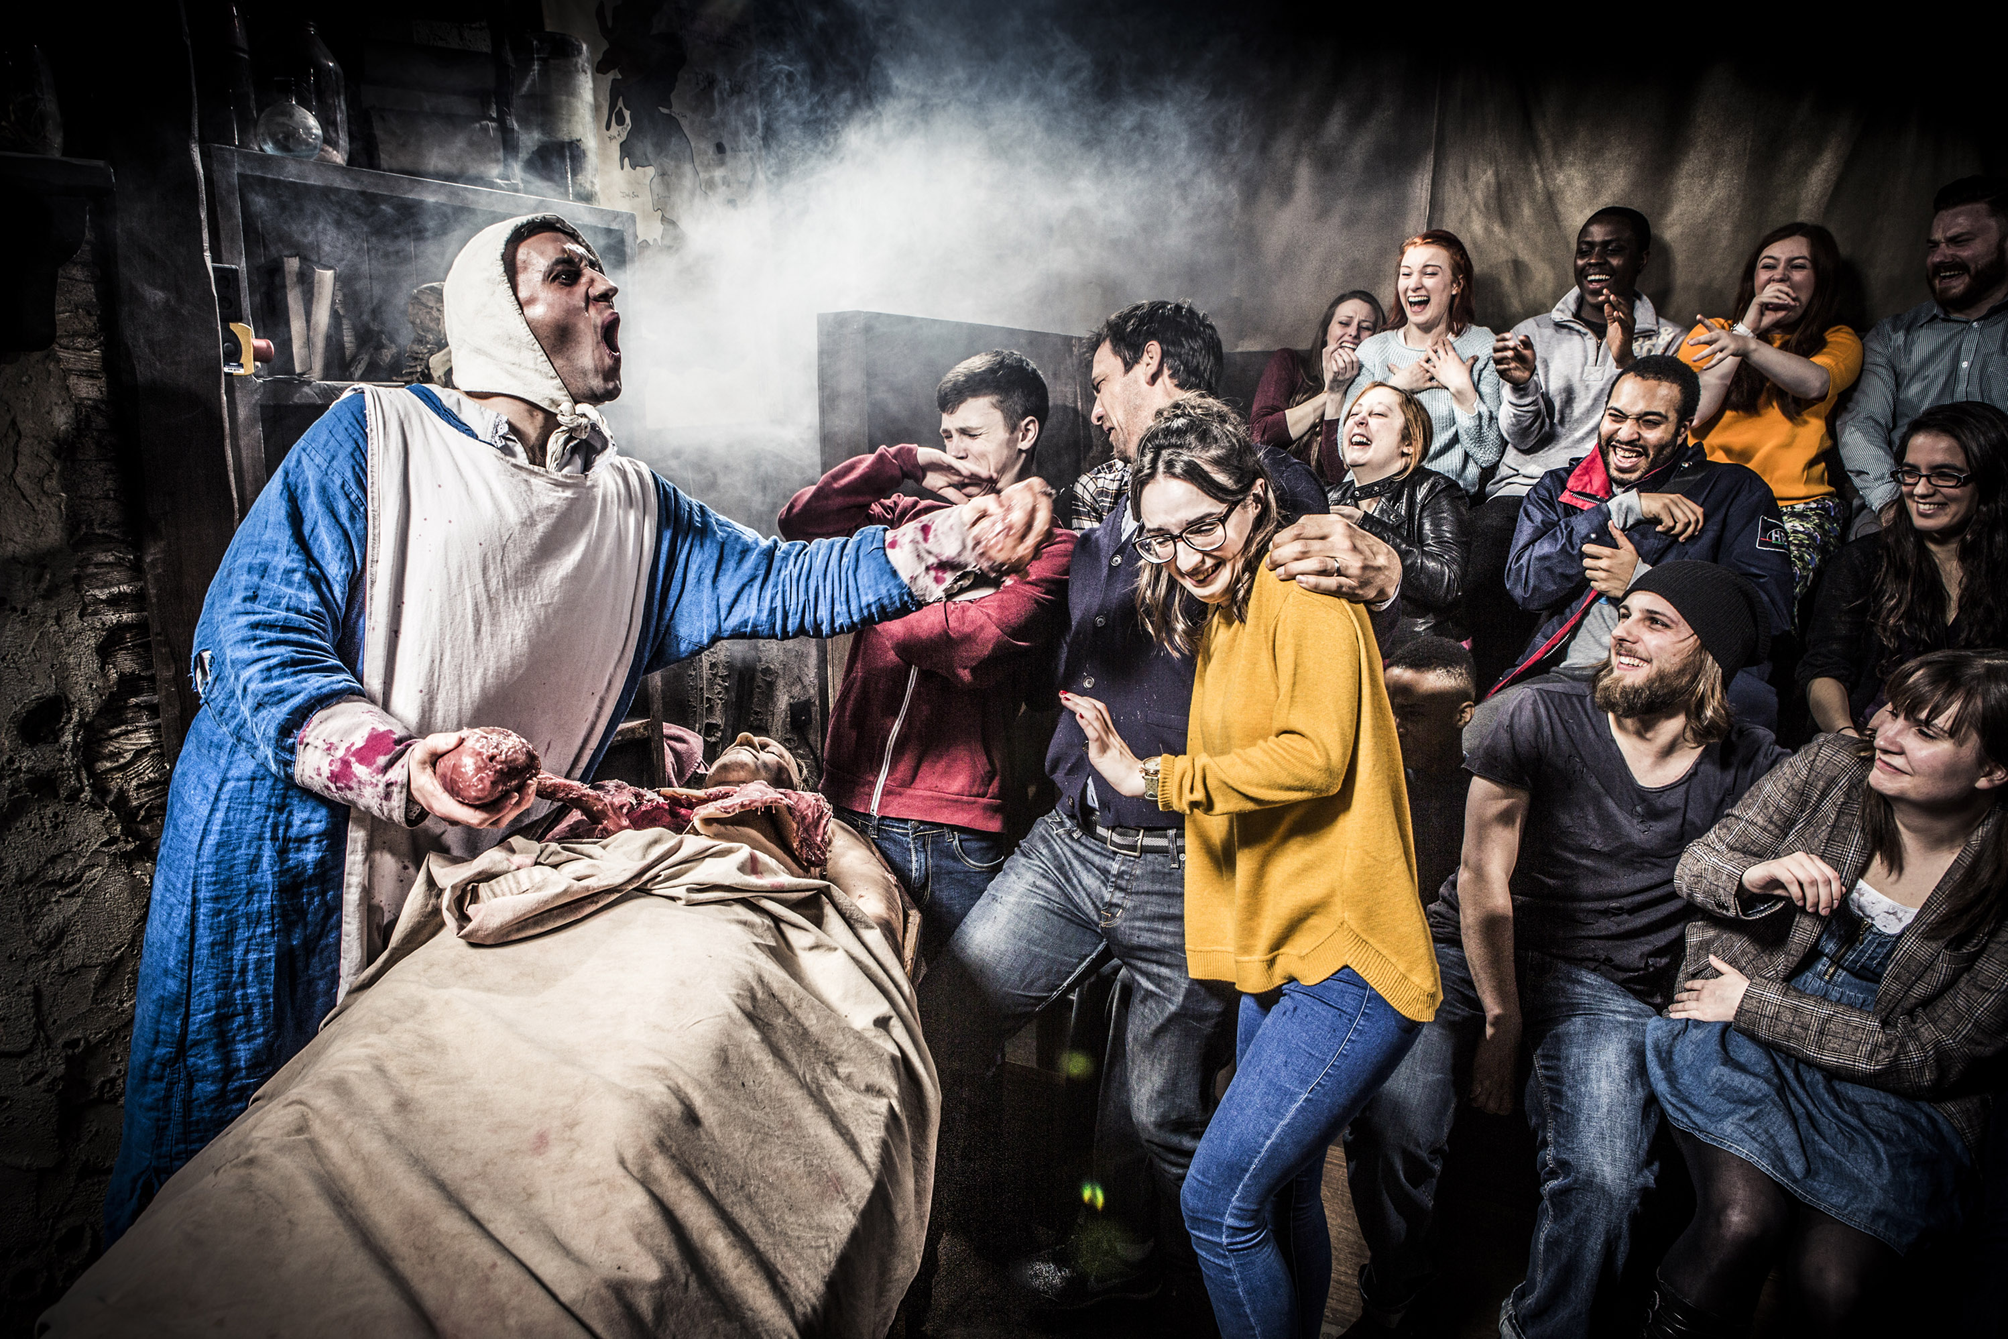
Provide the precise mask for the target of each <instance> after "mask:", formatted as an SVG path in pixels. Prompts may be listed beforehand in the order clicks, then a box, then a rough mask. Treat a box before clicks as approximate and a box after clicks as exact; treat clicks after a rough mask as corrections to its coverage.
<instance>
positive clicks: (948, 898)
mask: <svg viewBox="0 0 2008 1339" xmlns="http://www.w3.org/2000/svg"><path fill="white" fill-rule="evenodd" d="M837 817H838V818H840V819H842V820H843V821H844V822H846V823H848V824H850V825H851V826H852V827H854V828H856V829H857V830H858V831H859V832H860V833H862V834H864V836H865V838H866V839H867V840H868V841H870V842H871V843H872V845H874V846H876V847H878V851H879V854H880V855H882V856H884V857H885V859H886V863H887V864H888V865H891V866H892V872H893V874H894V876H895V877H897V878H898V879H899V881H900V882H901V883H903V884H905V885H906V891H907V895H908V896H909V897H911V898H912V899H913V900H914V904H915V905H916V906H918V907H919V908H920V952H921V956H922V957H923V958H925V959H926V960H927V961H928V962H930V963H931V962H933V961H934V959H935V958H936V957H938V956H940V953H941V950H942V949H943V948H945V947H947V945H948V941H949V938H950V937H951V936H952V935H954V933H955V927H957V926H958V925H961V924H962V918H963V917H964V916H967V915H968V914H969V909H970V908H971V907H973V906H975V905H976V899H977V898H979V897H981V896H983V890H984V889H985V888H988V887H989V886H990V881H991V880H992V879H994V878H996V877H997V871H998V870H1000V869H1002V868H1004V861H1005V859H1006V857H1008V856H1009V855H1010V854H1011V840H1010V838H1008V837H1006V836H1005V835H1004V834H1003V833H1001V832H978V831H977V830H976V829H974V828H959V827H955V826H954V825H952V824H948V823H923V822H921V821H920V820H919V819H915V818H887V817H884V816H883V815H881V816H880V817H878V818H873V817H872V816H871V815H870V814H861V813H858V812H857V811H856V810H853V809H839V810H837Z"/></svg>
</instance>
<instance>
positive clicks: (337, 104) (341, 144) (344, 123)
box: [295, 22, 349, 163]
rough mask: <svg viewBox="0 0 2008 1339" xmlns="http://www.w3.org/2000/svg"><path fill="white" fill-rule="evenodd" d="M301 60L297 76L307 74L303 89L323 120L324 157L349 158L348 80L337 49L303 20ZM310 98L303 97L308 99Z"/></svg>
mask: <svg viewBox="0 0 2008 1339" xmlns="http://www.w3.org/2000/svg"><path fill="white" fill-rule="evenodd" d="M299 59H300V62H301V66H302V68H301V69H300V70H296V71H295V78H296V79H297V78H300V77H301V76H302V75H304V76H305V82H304V83H303V84H301V85H300V90H301V92H303V93H306V94H307V95H308V99H310V100H311V105H310V106H309V110H311V111H312V112H313V113H314V116H315V118H316V119H317V120H319V121H320V123H321V157H322V158H323V159H324V160H326V161H328V162H334V163H346V162H348V161H349V101H348V97H349V95H348V84H347V81H346V80H344V79H343V78H342V67H341V66H340V65H337V64H336V63H335V56H334V53H333V52H331V51H329V50H328V47H327V44H326V43H325V42H323V41H321V35H320V34H319V33H317V32H315V31H314V25H313V24H312V23H311V22H302V23H301V24H300V57H299ZM308 99H303V101H307V100H308Z"/></svg>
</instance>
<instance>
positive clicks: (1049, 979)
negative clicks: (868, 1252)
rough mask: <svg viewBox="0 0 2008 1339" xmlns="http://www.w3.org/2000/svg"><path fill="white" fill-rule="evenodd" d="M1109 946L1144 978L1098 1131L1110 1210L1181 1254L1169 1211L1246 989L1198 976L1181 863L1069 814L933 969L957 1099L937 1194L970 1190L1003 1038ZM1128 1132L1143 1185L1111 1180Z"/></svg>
mask: <svg viewBox="0 0 2008 1339" xmlns="http://www.w3.org/2000/svg"><path fill="white" fill-rule="evenodd" d="M1111 954H1113V955H1114V957H1115V958H1116V959H1117V960H1118V961H1120V962H1121V963H1122V964H1123V966H1124V967H1125V968H1126V969H1127V971H1128V973H1129V976H1130V980H1131V987H1132V989H1131V995H1130V1003H1129V1009H1128V1015H1127V1020H1126V1023H1125V1025H1124V1034H1123V1036H1122V1037H1121V1038H1120V1039H1115V1038H1112V1039H1111V1048H1110V1049H1111V1050H1116V1049H1117V1047H1118V1045H1119V1046H1120V1048H1121V1063H1120V1065H1118V1066H1115V1067H1114V1068H1115V1072H1114V1073H1105V1074H1104V1075H1103V1082H1102V1085H1101V1115H1100V1117H1099V1118H1098V1119H1097V1121H1096V1126H1095V1166H1096V1169H1097V1174H1098V1179H1101V1180H1103V1181H1104V1183H1105V1184H1104V1190H1105V1192H1106V1197H1105V1199H1104V1201H1103V1205H1102V1212H1103V1214H1104V1215H1107V1216H1108V1217H1111V1218H1113V1219H1114V1220H1115V1222H1116V1223H1117V1224H1118V1225H1120V1226H1121V1227H1122V1228H1123V1229H1125V1230H1126V1231H1127V1232H1128V1233H1129V1234H1130V1235H1131V1236H1132V1237H1133V1238H1134V1239H1135V1240H1137V1241H1139V1242H1148V1241H1150V1240H1152V1239H1154V1238H1157V1239H1160V1244H1161V1245H1165V1246H1167V1247H1169V1248H1170V1249H1172V1250H1173V1251H1174V1252H1175V1253H1181V1254H1182V1253H1184V1245H1183V1241H1182V1238H1183V1237H1184V1232H1183V1231H1182V1230H1180V1231H1178V1232H1177V1233H1176V1237H1175V1239H1174V1240H1171V1241H1164V1240H1162V1239H1161V1238H1162V1236H1163V1234H1162V1233H1160V1232H1159V1229H1158V1220H1159V1217H1160V1215H1164V1216H1166V1217H1167V1219H1168V1216H1169V1214H1170V1212H1171V1210H1172V1208H1173V1207H1174V1206H1176V1205H1177V1203H1178V1192H1179V1187H1180V1186H1181V1185H1182V1184H1183V1183H1184V1180H1185V1170H1186V1167H1187V1166H1188V1165H1189V1164H1190V1163H1191V1161H1192V1153H1193V1150H1194V1149H1195V1148H1197V1147H1198V1146H1199V1137H1200V1135H1202V1134H1203V1133H1205V1131H1206V1121H1207V1117H1208V1115H1209V1114H1210V1111H1211V1107H1212V1102H1211V1089H1212V1081H1213V1075H1214V1074H1215V1072H1216V1071H1217V1070H1218V1069H1219V1068H1220V1067H1221V1066H1222V1065H1224V1064H1225V1063H1226V1060H1227V1054H1226V1050H1227V1036H1228V1034H1227V1011H1228V1006H1229V1005H1230V1004H1231V1003H1232V1001H1233V999H1234V993H1235V992H1234V989H1233V987H1232V986H1229V985H1228V984H1226V983H1225V982H1220V981H1195V980H1193V979H1192V977H1191V976H1189V975H1188V974H1187V973H1186V970H1185V866H1184V861H1183V859H1182V858H1174V857H1173V856H1172V855H1170V854H1169V853H1167V852H1145V853H1141V854H1134V855H1132V854H1124V853H1120V852H1116V851H1112V850H1110V849H1109V848H1108V847H1106V846H1104V845H1102V844H1101V843H1100V842H1098V841H1095V840H1094V839H1092V838H1090V837H1088V836H1086V835H1084V834H1083V833H1082V832H1081V831H1080V830H1079V829H1078V828H1077V827H1075V826H1074V824H1073V822H1072V821H1071V820H1069V819H1068V818H1066V817H1065V816H1064V815H1061V814H1057V813H1049V814H1047V815H1046V816H1045V817H1043V818H1041V819H1039V821H1038V822H1036V823H1035V824H1033V826H1032V831H1031V832H1030V833H1029V834H1028V835H1027V836H1026V838H1025V840H1024V841H1023V842H1022V843H1021V844H1020V845H1019V847H1018V849H1017V850H1016V851H1015V852H1013V853H1012V855H1011V858H1010V859H1009V860H1007V861H1005V863H1004V868H1003V869H1002V870H1001V871H999V873H998V874H997V877H996V878H995V879H993V880H992V881H991V883H990V887H989V889H988V890H987V891H986V892H985V893H984V894H983V897H982V898H981V899H980V900H979V901H978V902H977V904H976V906H975V908H974V909H973V910H971V911H970V913H969V915H968V916H967V917H966V918H964V920H963V922H962V925H961V928H960V929H958V930H957V931H956V932H955V935H954V937H953V938H951V939H950V940H949V941H948V947H947V949H946V950H945V951H944V952H943V953H942V955H941V957H940V958H939V959H937V960H936V962H935V964H934V966H933V967H932V969H930V970H929V972H928V973H927V975H926V976H925V977H923V978H922V979H921V983H920V1013H921V1022H922V1026H923V1027H924V1028H925V1029H926V1032H927V1042H928V1048H929V1049H930V1050H931V1051H932V1052H933V1054H934V1063H935V1065H936V1066H937V1067H938V1068H939V1070H940V1072H941V1078H942V1086H943V1088H944V1089H945V1090H946V1092H947V1095H948V1096H947V1100H946V1101H945V1102H944V1103H943V1108H944V1109H943V1113H942V1137H941V1155H940V1157H941V1175H940V1176H938V1177H937V1180H936V1186H937V1189H938V1192H939V1193H938V1195H937V1203H938V1204H939V1203H941V1202H942V1196H951V1197H952V1196H955V1195H956V1194H958V1193H961V1189H962V1187H963V1185H964V1183H965V1182H966V1181H967V1179H968V1169H967V1168H966V1167H965V1168H961V1169H960V1170H959V1171H958V1164H960V1163H963V1162H965V1161H973V1160H974V1159H975V1158H979V1157H982V1156H984V1153H983V1151H982V1150H971V1156H970V1158H969V1159H965V1158H964V1157H963V1149H964V1146H965V1145H966V1143H967V1139H968V1131H967V1127H968V1125H969V1123H970V1102H971V1100H972V1098H973V1096H974V1095H975V1094H976V1093H977V1092H979V1091H980V1089H981V1087H982V1084H983V1080H984V1079H985V1077H986V1076H987V1075H988V1074H989V1073H990V1072H991V1071H992V1070H993V1069H994V1068H995V1065H996V1063H997V1056H998V1052H999V1048H1000V1047H1002V1045H1003V1044H1004V1042H1005V1040H1006V1039H1007V1038H1009V1037H1010V1036H1011V1035H1012V1034H1014V1033H1016V1032H1017V1031H1018V1030H1019V1029H1020V1028H1022V1027H1023V1026H1024V1025H1025V1024H1026V1022H1028V1021H1029V1020H1030V1019H1031V1017H1032V1015H1034V1014H1035V1013H1037V1012H1039V1010H1040V1009H1042V1008H1044V1007H1045V1006H1046V1005H1048V1004H1050V1003H1052V1002H1053V1001H1055V1000H1057V999H1059V998H1060V997H1061V996H1062V995H1064V994H1066V993H1067V992H1068V991H1070V990H1072V989H1073V988H1074V987H1075V986H1076V985H1077V984H1079V983H1080V982H1081V981H1083V980H1085V979H1086V978H1087V977H1088V976H1089V975H1090V974H1092V973H1093V972H1095V971H1098V970H1099V969H1100V967H1101V966H1102V964H1103V963H1104V962H1105V961H1106V960H1107V958H1108V956H1109V955H1111ZM1130 1138H1133V1139H1135V1140H1137V1141H1140V1142H1141V1143H1142V1145H1143V1148H1144V1151H1145V1153H1146V1154H1147V1155H1148V1160H1149V1166H1150V1171H1151V1176H1150V1178H1149V1181H1148V1182H1147V1183H1146V1184H1145V1185H1144V1186H1143V1187H1138V1188H1135V1190H1132V1189H1129V1188H1125V1187H1124V1186H1123V1185H1122V1184H1121V1178H1119V1177H1113V1176H1106V1177H1105V1176H1103V1175H1101V1173H1102V1170H1103V1169H1104V1168H1110V1167H1112V1166H1114V1165H1115V1164H1119V1163H1122V1162H1125V1161H1131V1160H1132V1159H1128V1158H1126V1157H1125V1155H1126V1153H1127V1152H1128V1149H1127V1148H1125V1147H1124V1146H1123V1145H1124V1143H1125V1141H1126V1140H1127V1139H1130ZM1109 1182H1115V1184H1109ZM1138 1190H1140V1191H1141V1193H1136V1191H1138ZM1152 1190H1154V1191H1155V1195H1154V1196H1153V1194H1152V1193H1151V1192H1152ZM1153 1201H1154V1202H1153ZM1169 1226H1170V1224H1169V1222H1167V1227H1169Z"/></svg>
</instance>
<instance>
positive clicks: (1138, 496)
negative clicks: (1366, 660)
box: [1129, 395, 1283, 656]
mask: <svg viewBox="0 0 2008 1339" xmlns="http://www.w3.org/2000/svg"><path fill="white" fill-rule="evenodd" d="M1161 478H1162V479H1179V480H1182V481H1184V482H1185V483H1189V484H1191V485H1192V486H1193V487H1194V488H1197V489H1198V490H1199V491H1200V492H1202V493H1204V494H1206V496H1208V497H1210V498H1212V499H1213V500H1214V501H1215V502H1220V503H1224V504H1229V505H1233V506H1238V505H1240V504H1241V503H1242V502H1244V501H1246V500H1247V498H1248V497H1249V495H1250V494H1251V493H1253V492H1254V491H1255V485H1256V484H1258V483H1260V484H1262V485H1263V489H1262V494H1261V497H1260V498H1259V499H1258V501H1257V505H1256V512H1255V524H1254V526H1253V527H1252V528H1251V529H1250V530H1249V532H1248V542H1247V543H1246V544H1244V545H1243V546H1242V549H1241V557H1240V567H1239V570H1237V571H1236V573H1235V575H1234V584H1233V585H1231V586H1230V587H1228V590H1227V598H1226V599H1225V600H1223V601H1221V603H1220V604H1218V605H1205V604H1201V603H1200V602H1199V601H1198V600H1195V599H1193V598H1192V596H1191V595H1189V594H1187V593H1186V590H1185V587H1183V586H1181V585H1179V584H1178V578H1177V577H1175V576H1173V575H1172V567H1173V566H1174V563H1146V564H1144V570H1143V575H1142V576H1141V577H1139V578H1138V580H1137V583H1136V609H1137V616H1138V618H1139V619H1141V620H1142V622H1143V626H1144V629H1145V630H1146V631H1148V632H1149V633H1150V635H1151V640H1153V641H1155V642H1156V643H1157V644H1158V645H1159V646H1161V647H1163V648H1164V649H1165V650H1167V651H1169V652H1171V653H1172V654H1173V655H1178V656H1191V655H1193V654H1194V653H1195V652H1196V651H1197V650H1198V648H1199V637H1200V634H1201V633H1203V632H1204V631H1205V630H1206V620H1207V619H1208V618H1209V617H1211V616H1212V614H1213V612H1214V610H1215V609H1216V608H1217V609H1218V610H1219V611H1220V612H1221V614H1222V615H1224V616H1225V617H1227V618H1229V619H1232V620H1233V621H1235V622H1237V623H1238V622H1240V621H1241V620H1242V619H1244V618H1246V617H1247V616H1248V595H1249V592H1250V591H1252V590H1253V589H1254V588H1255V572H1256V569H1257V568H1259V567H1261V566H1262V559H1263V558H1264V557H1266V556H1267V555H1268V553H1269V542H1270V541H1271V540H1272V539H1274V538H1275V537H1276V532H1277V531H1278V530H1281V529H1282V528H1283V513H1282V511H1281V509H1280V508H1279V507H1278V505H1277V502H1276V481H1275V480H1273V479H1271V478H1270V477H1269V473H1268V471H1267V470H1265V469H1263V468H1262V458H1261V455H1260V454H1259V453H1258V452H1257V451H1256V450H1255V443H1254V441H1253V439H1251V438H1250V437H1249V436H1248V425H1247V424H1246V423H1245V422H1243V421H1242V418H1241V416H1240V415H1239V414H1237V413H1235V412H1234V411H1233V409H1231V408H1229V407H1228V406H1227V405H1225V404H1222V403H1221V402H1220V401H1218V400H1216V399H1214V398H1213V397H1212V396H1210V395H1188V396H1185V397H1184V398H1182V399H1179V400H1174V401H1172V402H1171V403H1170V404H1168V405H1166V406H1165V407H1164V408H1162V409H1160V410H1158V411H1157V417H1156V418H1154V419H1152V420H1151V423H1150V426H1149V427H1148V428H1145V429H1144V430H1143V436H1142V437H1141V438H1140V439H1139V440H1138V441H1137V444H1136V465H1135V466H1134V467H1133V468H1132V469H1131V470H1130V484H1129V490H1130V495H1129V504H1130V515H1131V516H1132V517H1133V518H1135V519H1136V520H1137V521H1138V522H1141V521H1142V520H1143V490H1144V487H1145V486H1146V485H1147V484H1149V483H1150V482H1151V480H1153V479H1161ZM1175 557H1176V555H1175V553H1174V561H1175Z"/></svg>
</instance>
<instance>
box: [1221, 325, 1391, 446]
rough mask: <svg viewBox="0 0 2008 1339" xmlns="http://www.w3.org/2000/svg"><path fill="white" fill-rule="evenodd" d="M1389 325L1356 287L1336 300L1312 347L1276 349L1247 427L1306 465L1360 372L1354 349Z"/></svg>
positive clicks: (1258, 386)
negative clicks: (1321, 431)
mask: <svg viewBox="0 0 2008 1339" xmlns="http://www.w3.org/2000/svg"><path fill="white" fill-rule="evenodd" d="M1386 325H1387V313H1386V312H1384V311H1382V310H1381V305H1380V303H1379V301H1377V300H1376V299H1375V297H1374V295H1373V294H1371V293H1369V292H1367V291H1366V290H1364V289H1359V288H1355V289H1353V290H1351V291H1350V292H1345V293H1341V294H1339V295H1338V296H1337V297H1335V298H1333V299H1332V303H1331V305H1330V306H1329V307H1326V308H1325V314H1324V316H1323V317H1322V318H1320V319H1319V321H1318V331H1317V334H1315V335H1314V336H1312V338H1311V347H1310V348H1308V349H1278V350H1276V356H1275V357H1273V358H1271V359H1270V360H1269V366H1268V367H1266V368H1265V369H1263V372H1262V380H1261V381H1260V382H1259V383H1257V384H1256V387H1255V407H1254V408H1253V409H1252V410H1250V411H1249V418H1248V430H1249V434H1250V435H1251V436H1253V437H1254V439H1255V440H1256V441H1258V442H1260V443H1261V444H1262V445H1264V446H1273V447H1275V448H1276V449H1278V450H1279V451H1288V452H1290V453H1291V454H1293V455H1295V456H1296V457H1297V459H1299V460H1301V461H1303V462H1304V463H1305V464H1306V465H1309V464H1310V463H1311V462H1312V459H1313V458H1314V457H1315V456H1316V455H1317V450H1318V431H1319V429H1320V428H1321V427H1322V426H1323V424H1324V420H1326V419H1327V418H1337V417H1338V416H1339V409H1340V406H1341V405H1342V404H1343V402H1344V399H1345V394H1346V388H1347V387H1348V386H1350V385H1352V384H1353V378H1355V377H1357V376H1358V375H1359V374H1360V360H1359V358H1358V357H1357V356H1355V355H1354V353H1353V350H1355V349H1357V348H1358V347H1359V346H1360V341H1361V340H1363V339H1365V338H1366V337H1367V336H1368V335H1371V334H1373V333H1374V332H1375V331H1377V330H1380V329H1381V328H1382V327H1384V326H1386Z"/></svg>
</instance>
